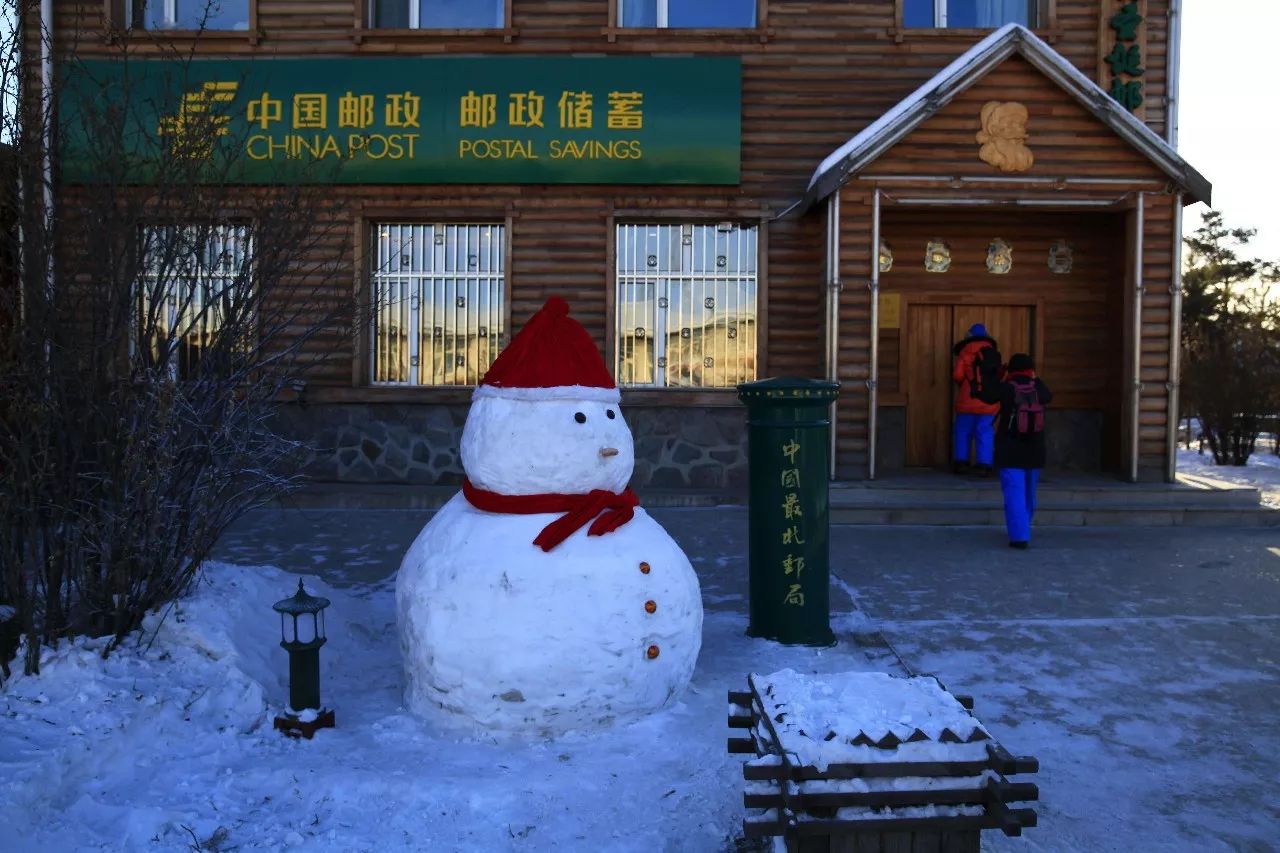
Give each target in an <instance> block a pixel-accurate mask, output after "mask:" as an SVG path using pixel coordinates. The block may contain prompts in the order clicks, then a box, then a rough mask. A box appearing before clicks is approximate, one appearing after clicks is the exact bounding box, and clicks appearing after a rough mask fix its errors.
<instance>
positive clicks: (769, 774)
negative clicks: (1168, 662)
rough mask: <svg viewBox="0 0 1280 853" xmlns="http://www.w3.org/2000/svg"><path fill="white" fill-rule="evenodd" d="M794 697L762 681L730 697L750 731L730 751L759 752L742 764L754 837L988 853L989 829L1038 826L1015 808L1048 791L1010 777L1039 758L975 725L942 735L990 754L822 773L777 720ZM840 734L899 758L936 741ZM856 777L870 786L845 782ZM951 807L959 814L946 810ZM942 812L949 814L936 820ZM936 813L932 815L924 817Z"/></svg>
mask: <svg viewBox="0 0 1280 853" xmlns="http://www.w3.org/2000/svg"><path fill="white" fill-rule="evenodd" d="M787 698H788V697H785V696H767V695H766V693H765V692H764V691H762V689H761V687H760V684H759V683H758V682H757V680H756V678H755V677H754V676H751V677H749V678H748V684H747V690H745V691H730V692H729V707H730V712H729V727H730V728H731V729H734V730H735V731H741V732H745V735H743V736H735V737H731V738H730V739H729V742H728V748H729V752H730V753H733V754H751V755H754V756H755V759H753V760H748V761H747V762H746V763H745V764H744V765H743V768H742V774H743V779H744V780H746V782H747V783H748V784H747V788H746V791H745V793H744V794H743V805H744V806H745V807H746V808H747V809H748V810H750V811H749V813H748V815H747V817H746V818H744V820H743V833H744V835H746V836H747V837H759V836H777V837H780V838H782V839H783V840H784V841H785V843H786V847H787V850H788V853H837V851H846V850H848V851H854V850H856V851H863V850H866V851H882V850H883V851H892V850H899V849H903V850H916V851H921V852H922V853H934V851H936V852H937V853H944V851H945V853H952V851H954V853H976V851H978V850H980V849H981V837H980V836H981V831H982V830H984V829H999V830H1001V831H1002V832H1004V833H1005V834H1006V835H1011V836H1016V835H1021V834H1022V830H1023V829H1025V828H1029V827H1034V826H1036V822H1037V818H1036V813H1035V811H1034V810H1032V809H1028V808H1010V807H1009V804H1010V803H1018V802H1027V801H1034V800H1038V799H1039V789H1038V788H1037V786H1036V785H1034V784H1032V783H1029V782H1010V781H1009V780H1008V779H1007V778H1005V777H1006V776H1010V775H1014V774H1026V773H1035V772H1037V771H1038V770H1039V762H1037V761H1036V760H1035V759H1034V758H1031V757H1029V756H1018V757H1014V756H1012V755H1010V754H1009V753H1008V752H1007V751H1006V750H1005V749H1004V748H1003V747H1001V746H1000V745H999V744H998V743H996V742H995V741H992V740H989V738H988V735H987V734H986V732H985V730H983V729H982V728H981V727H975V728H974V729H973V732H972V734H970V735H969V736H968V737H966V738H961V737H960V736H957V735H955V734H954V733H952V734H951V737H950V738H939V739H938V742H939V743H942V742H949V743H969V744H972V743H975V742H985V755H984V756H983V757H982V758H980V759H975V758H972V757H968V756H966V757H961V758H957V759H955V760H921V759H919V758H918V757H916V758H912V757H910V756H908V757H904V758H903V760H897V761H886V760H882V759H881V757H880V756H876V760H868V761H863V762H857V763H852V762H844V763H826V764H823V765H822V766H821V767H819V766H815V765H814V764H807V763H804V762H803V761H802V760H801V759H799V757H798V756H797V755H795V754H793V753H792V752H790V751H789V750H788V748H787V740H786V739H785V738H784V737H781V736H780V735H779V730H778V728H777V725H776V723H777V722H780V720H781V718H782V717H783V716H784V714H781V713H776V711H777V708H779V707H784V706H785V704H786V702H785V701H783V700H786V699H787ZM971 704H972V703H971V702H970V703H969V704H966V705H965V707H966V708H968V707H970V705H971ZM855 724H856V721H855ZM946 733H949V730H944V734H946ZM836 738H841V739H842V740H844V741H845V742H847V743H850V744H853V745H861V746H864V747H866V748H867V749H868V750H874V751H879V750H886V751H888V750H892V751H895V752H896V751H898V747H899V746H901V745H905V744H912V743H922V742H927V741H929V740H930V738H929V737H928V736H927V735H925V733H924V732H922V731H920V730H919V729H917V730H916V734H914V735H912V736H910V737H908V738H906V739H902V740H899V739H898V738H896V737H893V735H892V733H890V734H889V735H888V737H881V738H875V739H873V738H871V737H870V736H868V735H866V733H865V732H859V733H858V734H857V735H856V736H852V737H851V736H850V733H849V732H835V731H832V732H830V733H828V734H827V735H826V736H825V739H826V740H828V741H829V740H834V739H836ZM860 738H862V739H860ZM899 779H902V780H910V783H911V784H914V785H915V788H912V787H911V784H908V783H907V782H905V781H904V782H902V783H895V782H894V780H899ZM848 780H859V781H861V782H863V783H864V784H863V785H861V786H859V785H844V786H842V785H841V783H842V782H846V781H848ZM842 787H843V788H844V789H842ZM859 787H862V788H865V790H858V788H859ZM948 808H950V809H953V810H954V813H953V814H945V811H946V810H947V809H948ZM841 810H846V811H843V812H842V811H841ZM848 810H857V811H854V812H850V811H848ZM935 810H942V811H943V812H944V814H942V815H937V814H933V813H932V812H934V811H935ZM926 811H927V812H931V813H930V814H928V816H924V813H925V812H926Z"/></svg>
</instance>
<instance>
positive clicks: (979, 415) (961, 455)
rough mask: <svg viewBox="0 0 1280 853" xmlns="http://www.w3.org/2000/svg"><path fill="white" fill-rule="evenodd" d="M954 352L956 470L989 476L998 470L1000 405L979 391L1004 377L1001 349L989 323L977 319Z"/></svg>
mask: <svg viewBox="0 0 1280 853" xmlns="http://www.w3.org/2000/svg"><path fill="white" fill-rule="evenodd" d="M954 354H955V362H954V363H955V366H954V368H953V369H952V371H951V378H952V379H953V380H954V381H955V383H956V386H957V387H956V404H955V409H956V420H955V428H954V431H953V433H952V437H953V446H954V448H955V453H954V456H953V457H952V470H953V471H955V472H956V473H957V474H967V473H970V472H973V473H977V474H980V475H982V476H984V477H988V476H990V475H991V473H992V471H993V470H994V469H993V468H992V459H993V456H994V453H995V416H996V413H997V412H999V411H1000V406H999V404H992V403H988V402H985V401H984V400H982V399H980V397H979V394H980V393H981V391H982V387H983V385H984V384H988V385H990V384H994V383H996V382H998V381H999V380H1000V351H999V350H998V349H997V348H996V342H995V339H994V338H992V337H991V336H990V335H988V334H987V327H986V326H984V325H982V324H981V323H974V324H973V325H972V326H970V327H969V335H968V337H966V338H965V339H964V340H962V341H960V342H959V343H958V344H956V346H955V349H954ZM973 445H976V451H977V452H976V454H974V456H976V459H973V457H971V456H970V452H971V450H970V448H971V447H972V446H973ZM971 459H973V462H974V464H972V465H971V464H970V461H971Z"/></svg>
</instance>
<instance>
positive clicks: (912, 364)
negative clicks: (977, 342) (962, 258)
mask: <svg viewBox="0 0 1280 853" xmlns="http://www.w3.org/2000/svg"><path fill="white" fill-rule="evenodd" d="M1032 314H1033V312H1032V309H1031V307H1029V306H1026V305H909V306H908V309H907V317H906V324H905V325H906V327H905V331H906V335H907V339H906V342H905V346H906V350H907V359H906V375H905V376H903V377H902V384H903V387H904V389H905V391H906V398H907V441H906V445H907V448H906V463H907V467H909V468H945V467H948V466H949V465H950V464H951V421H952V407H953V395H954V392H955V385H954V383H953V382H952V381H951V367H952V348H953V347H954V346H955V344H956V342H957V341H959V340H962V339H963V338H964V337H965V336H966V335H968V333H969V327H970V326H972V325H973V324H974V323H982V324H983V325H984V326H986V327H987V334H989V335H990V336H991V337H992V338H995V341H996V344H997V345H998V346H999V348H1000V355H1001V358H1002V359H1003V360H1004V361H1005V362H1006V363H1007V362H1008V360H1009V357H1010V356H1012V355H1013V354H1014V353H1018V352H1025V353H1033V352H1034V349H1033V347H1034V340H1033V339H1032V333H1033V328H1034V327H1033V323H1032V321H1033V316H1032Z"/></svg>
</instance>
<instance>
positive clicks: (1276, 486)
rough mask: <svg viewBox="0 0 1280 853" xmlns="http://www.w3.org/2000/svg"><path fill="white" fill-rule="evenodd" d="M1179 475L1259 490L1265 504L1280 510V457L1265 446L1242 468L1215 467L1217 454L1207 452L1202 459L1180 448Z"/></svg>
mask: <svg viewBox="0 0 1280 853" xmlns="http://www.w3.org/2000/svg"><path fill="white" fill-rule="evenodd" d="M1178 471H1179V472H1180V473H1183V474H1192V475H1194V476H1197V477H1204V478H1205V479H1209V480H1219V481H1221V482H1224V483H1232V484H1234V485H1237V486H1249V487H1252V488H1255V489H1257V490H1258V491H1259V492H1261V494H1262V503H1263V504H1265V505H1266V506H1270V507H1274V508H1276V509H1280V456H1276V455H1275V454H1274V453H1272V452H1271V448H1270V447H1269V446H1266V443H1265V442H1262V441H1260V442H1258V449H1257V451H1255V452H1254V454H1253V455H1252V456H1250V457H1249V464H1248V465H1242V466H1236V465H1215V464H1214V462H1213V454H1211V453H1210V452H1209V451H1208V450H1207V449H1206V450H1205V452H1204V455H1203V456H1202V455H1201V454H1200V453H1198V452H1197V451H1195V450H1187V449H1185V448H1179V450H1178Z"/></svg>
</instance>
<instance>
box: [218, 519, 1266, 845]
mask: <svg viewBox="0 0 1280 853" xmlns="http://www.w3.org/2000/svg"><path fill="white" fill-rule="evenodd" d="M653 515H654V516H655V517H656V518H657V519H658V520H659V521H660V522H661V523H662V524H663V525H664V526H666V527H667V529H668V530H669V531H671V533H672V535H674V536H675V537H676V539H677V540H678V541H679V542H680V543H681V545H682V546H683V547H684V548H685V550H686V552H687V553H688V554H689V555H690V558H691V559H692V560H693V562H694V565H695V567H696V568H697V569H698V571H699V574H700V577H701V579H702V584H703V594H704V599H705V602H706V606H707V608H708V609H711V610H741V609H744V608H745V606H746V596H747V580H746V579H747V561H746V556H745V541H746V534H747V524H746V511H745V510H743V509H741V508H718V509H686V510H655V511H654V512H653ZM429 516H430V512H427V511H412V510H341V511H323V510H306V511H299V510H264V511H261V512H259V513H257V514H255V515H254V516H252V517H250V518H247V519H245V521H244V522H243V523H242V524H241V525H239V526H238V528H237V529H236V530H235V531H233V532H232V533H230V534H229V535H228V536H227V537H226V539H225V540H224V542H223V543H222V545H221V547H220V549H219V553H218V555H217V556H218V557H219V558H221V559H227V560H231V561H233V562H238V563H271V564H274V565H278V566H281V567H282V568H286V569H289V570H292V571H299V572H311V571H315V570H316V569H317V567H321V566H323V567H324V571H325V575H326V577H327V578H328V579H329V580H330V581H331V582H335V583H346V584H357V583H365V582H371V581H376V580H380V579H382V578H385V577H387V576H389V575H390V574H392V573H393V572H394V571H395V570H396V568H397V566H398V564H399V560H400V556H401V555H402V554H403V553H404V550H405V548H406V547H407V546H408V545H409V543H410V542H411V541H412V539H413V537H414V536H415V535H416V534H417V532H418V530H419V529H420V528H421V527H422V525H423V524H424V523H425V521H426V519H427V518H429ZM832 575H833V577H832V585H833V589H832V610H833V624H834V625H835V627H836V630H837V634H838V635H840V636H841V639H842V641H844V642H848V641H850V640H851V639H852V637H851V632H853V631H860V632H861V631H866V630H867V629H868V627H870V628H872V629H879V631H880V632H881V633H882V634H883V636H884V637H885V639H886V640H887V641H888V642H889V643H890V644H891V645H892V646H893V647H894V648H895V649H896V651H897V653H898V654H899V655H900V658H901V661H902V663H903V664H905V666H906V667H907V668H909V669H911V670H914V671H919V672H932V673H934V674H936V675H938V676H939V678H941V679H942V681H943V682H944V683H945V684H946V685H947V686H948V687H949V688H951V689H952V690H953V691H956V692H961V693H968V694H971V695H972V696H973V697H974V698H975V701H976V708H975V712H976V713H977V714H978V716H979V717H980V718H981V719H983V720H984V721H985V722H986V723H987V724H988V725H989V726H990V727H991V728H992V729H993V730H994V732H995V734H996V737H997V738H999V739H1000V740H1001V742H1002V743H1004V744H1005V745H1006V746H1007V747H1008V748H1009V749H1010V750H1011V751H1013V752H1017V753H1029V754H1032V755H1035V756H1036V757H1037V758H1039V759H1040V762H1041V772H1040V774H1039V778H1038V779H1037V781H1038V783H1039V784H1040V787H1041V802H1040V804H1039V805H1038V807H1037V810H1038V811H1039V813H1040V816H1041V817H1040V827H1039V828H1038V829H1036V830H1032V831H1030V832H1029V833H1028V834H1027V835H1026V836H1025V837H1024V838H1023V839H1007V840H1006V839H1004V838H1003V837H995V836H993V837H990V838H989V841H988V845H987V847H988V848H989V849H997V850H1003V849H1010V850H1012V849H1018V850H1026V849H1047V850H1063V851H1067V850H1071V851H1080V850H1090V851H1092V850H1113V849H1114V850H1122V849H1138V848H1140V849H1143V850H1144V851H1148V850H1259V851H1261V850H1273V849H1276V848H1275V847H1274V846H1273V845H1274V844H1275V843H1276V839H1277V838H1280V808H1278V807H1277V803H1280V800H1277V799H1276V797H1275V790H1276V786H1277V783H1278V782H1280V728H1278V727H1277V724H1276V709H1277V708H1280V531H1275V530H1271V531H1268V530H1260V531H1259V530H1221V529H1217V530H1214V529H1210V530H1204V529H1129V530H1120V529H1103V528H1085V529H1079V528H1069V529H1068V528H1062V529H1046V530H1037V531H1036V535H1035V539H1034V541H1033V547H1032V550H1031V551H1028V552H1018V551H1012V550H1010V549H1009V548H1007V547H1006V546H1005V542H1004V535H1003V531H1001V530H998V529H995V528H967V529H966V528H909V527H889V528H886V527H880V528H877V527H835V528H833V530H832ZM867 618H869V619H870V620H871V622H870V626H868V624H867V622H866V621H865V620H866V619H867ZM815 654H817V652H815ZM882 658H883V659H884V660H885V662H886V664H887V665H888V666H890V668H892V666H893V665H895V664H896V662H895V661H893V659H892V658H891V657H890V656H887V655H886V656H882ZM723 734H724V733H723V732H709V733H708V736H709V737H721V736H723ZM1135 845H1136V847H1135Z"/></svg>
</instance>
